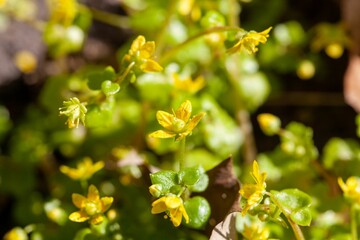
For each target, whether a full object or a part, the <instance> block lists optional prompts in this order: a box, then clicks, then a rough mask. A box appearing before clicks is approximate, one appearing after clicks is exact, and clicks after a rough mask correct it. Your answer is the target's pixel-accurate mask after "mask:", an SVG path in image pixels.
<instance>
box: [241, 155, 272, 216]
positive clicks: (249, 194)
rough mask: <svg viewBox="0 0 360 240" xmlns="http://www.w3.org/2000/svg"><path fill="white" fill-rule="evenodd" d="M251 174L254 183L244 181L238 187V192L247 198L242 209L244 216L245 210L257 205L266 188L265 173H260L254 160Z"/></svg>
mask: <svg viewBox="0 0 360 240" xmlns="http://www.w3.org/2000/svg"><path fill="white" fill-rule="evenodd" d="M251 176H252V177H253V179H254V180H255V182H256V183H255V184H249V183H246V184H244V185H243V186H242V188H241V189H240V194H241V196H243V197H244V198H246V199H247V201H246V205H245V207H244V209H243V210H242V215H243V216H244V215H245V214H246V212H247V211H248V210H249V209H250V208H251V207H253V206H255V205H257V204H258V203H259V202H260V201H261V200H262V198H263V196H264V194H265V189H266V182H265V179H266V173H265V172H263V173H260V170H259V165H258V163H257V162H256V161H254V163H253V171H252V173H251Z"/></svg>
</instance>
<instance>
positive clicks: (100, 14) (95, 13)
mask: <svg viewBox="0 0 360 240" xmlns="http://www.w3.org/2000/svg"><path fill="white" fill-rule="evenodd" d="M79 5H80V7H82V8H85V9H89V10H90V12H91V15H92V17H93V18H94V19H95V20H98V21H99V22H103V23H106V24H108V25H110V26H113V27H117V28H122V29H130V28H131V26H130V21H129V18H128V17H124V16H119V15H116V14H113V13H109V12H104V11H101V10H99V9H96V8H91V7H88V6H86V5H83V4H79Z"/></svg>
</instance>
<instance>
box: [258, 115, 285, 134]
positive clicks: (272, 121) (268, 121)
mask: <svg viewBox="0 0 360 240" xmlns="http://www.w3.org/2000/svg"><path fill="white" fill-rule="evenodd" d="M257 120H258V122H259V125H260V128H261V130H262V131H263V132H264V133H265V134H267V135H270V136H271V135H274V134H276V133H277V132H278V131H279V130H280V126H281V121H280V119H279V118H278V117H277V116H275V115H273V114H270V113H262V114H259V115H258V117H257Z"/></svg>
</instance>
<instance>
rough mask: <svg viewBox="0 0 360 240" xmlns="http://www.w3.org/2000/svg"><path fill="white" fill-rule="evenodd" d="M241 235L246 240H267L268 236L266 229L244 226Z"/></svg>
mask: <svg viewBox="0 0 360 240" xmlns="http://www.w3.org/2000/svg"><path fill="white" fill-rule="evenodd" d="M242 235H243V236H244V238H245V239H247V240H267V239H268V238H269V235H270V231H269V229H268V228H261V227H260V226H259V225H256V224H253V225H251V226H248V225H245V227H244V231H243V232H242Z"/></svg>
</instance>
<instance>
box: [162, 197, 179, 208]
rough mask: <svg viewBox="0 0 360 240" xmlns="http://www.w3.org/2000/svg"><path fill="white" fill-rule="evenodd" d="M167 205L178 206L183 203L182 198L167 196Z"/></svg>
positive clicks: (169, 206) (168, 206)
mask: <svg viewBox="0 0 360 240" xmlns="http://www.w3.org/2000/svg"><path fill="white" fill-rule="evenodd" d="M165 205H166V207H167V208H168V209H174V208H178V207H179V206H180V205H182V200H181V198H179V197H166V199H165Z"/></svg>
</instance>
